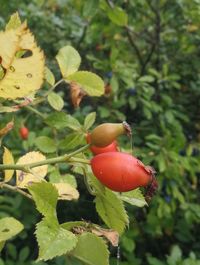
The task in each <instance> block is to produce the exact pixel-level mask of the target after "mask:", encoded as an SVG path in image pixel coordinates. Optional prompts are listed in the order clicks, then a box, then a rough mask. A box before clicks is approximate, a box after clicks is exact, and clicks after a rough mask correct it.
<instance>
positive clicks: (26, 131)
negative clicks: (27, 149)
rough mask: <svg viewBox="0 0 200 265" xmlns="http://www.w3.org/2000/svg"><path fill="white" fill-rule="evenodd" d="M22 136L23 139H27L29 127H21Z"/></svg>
mask: <svg viewBox="0 0 200 265" xmlns="http://www.w3.org/2000/svg"><path fill="white" fill-rule="evenodd" d="M19 133H20V136H21V138H22V139H23V140H26V139H27V138H28V135H29V129H28V128H27V127H21V128H20V130H19Z"/></svg>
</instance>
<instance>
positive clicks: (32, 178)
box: [16, 151, 48, 188]
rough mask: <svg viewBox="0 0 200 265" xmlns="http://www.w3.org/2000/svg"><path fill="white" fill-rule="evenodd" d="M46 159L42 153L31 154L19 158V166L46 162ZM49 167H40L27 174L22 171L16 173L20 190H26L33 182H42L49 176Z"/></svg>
mask: <svg viewBox="0 0 200 265" xmlns="http://www.w3.org/2000/svg"><path fill="white" fill-rule="evenodd" d="M45 159H46V157H45V156H44V155H43V154H41V153H40V152H35V151H33V152H29V153H27V154H26V155H24V156H22V157H20V158H19V160H18V161H17V165H23V164H30V163H34V162H39V161H43V160H45ZM47 169H48V166H47V165H44V166H39V167H34V168H32V169H31V173H26V172H23V171H21V170H17V171H16V184H17V186H18V187H19V188H26V187H27V186H28V185H30V184H31V183H33V182H41V181H42V180H43V179H44V177H45V176H46V174H47Z"/></svg>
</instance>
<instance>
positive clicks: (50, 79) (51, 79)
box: [45, 66, 55, 86]
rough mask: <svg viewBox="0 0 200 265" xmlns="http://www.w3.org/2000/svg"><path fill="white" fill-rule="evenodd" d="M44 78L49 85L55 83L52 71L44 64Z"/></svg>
mask: <svg viewBox="0 0 200 265" xmlns="http://www.w3.org/2000/svg"><path fill="white" fill-rule="evenodd" d="M45 79H46V81H47V83H49V84H50V85H51V86H53V85H54V84H55V77H54V74H53V73H52V71H51V70H50V69H49V68H48V67H47V66H46V67H45Z"/></svg>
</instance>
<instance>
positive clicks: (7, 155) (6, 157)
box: [3, 147, 14, 182]
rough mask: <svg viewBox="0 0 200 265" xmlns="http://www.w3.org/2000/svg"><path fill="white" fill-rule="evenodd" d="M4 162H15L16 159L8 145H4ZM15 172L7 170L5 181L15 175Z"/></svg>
mask: <svg viewBox="0 0 200 265" xmlns="http://www.w3.org/2000/svg"><path fill="white" fill-rule="evenodd" d="M3 164H4V165H8V164H14V159H13V156H12V153H11V152H10V151H9V150H8V148H6V147H4V153H3ZM13 173H14V170H5V177H4V181H5V182H8V181H10V180H11V178H12V176H13Z"/></svg>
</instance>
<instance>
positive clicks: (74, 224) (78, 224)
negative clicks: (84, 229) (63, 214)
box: [60, 221, 86, 230]
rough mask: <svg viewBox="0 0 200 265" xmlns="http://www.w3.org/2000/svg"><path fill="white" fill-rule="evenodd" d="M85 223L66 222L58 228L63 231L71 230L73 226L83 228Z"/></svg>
mask: <svg viewBox="0 0 200 265" xmlns="http://www.w3.org/2000/svg"><path fill="white" fill-rule="evenodd" d="M85 224H86V223H85V222H83V221H74V222H73V221H72V222H66V223H63V224H61V225H60V226H61V227H62V228H64V229H67V230H71V229H72V228H73V227H75V226H85Z"/></svg>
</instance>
